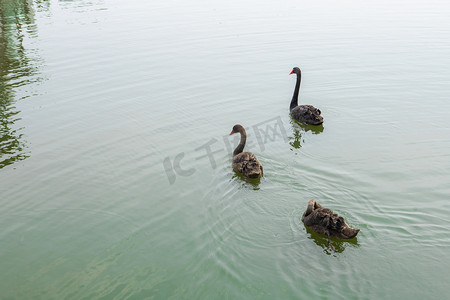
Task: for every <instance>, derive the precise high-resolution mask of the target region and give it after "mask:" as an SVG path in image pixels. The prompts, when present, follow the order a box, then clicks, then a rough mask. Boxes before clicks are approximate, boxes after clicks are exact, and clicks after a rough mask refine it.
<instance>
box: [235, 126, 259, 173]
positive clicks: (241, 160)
mask: <svg viewBox="0 0 450 300" xmlns="http://www.w3.org/2000/svg"><path fill="white" fill-rule="evenodd" d="M237 132H239V133H240V134H241V142H240V143H239V145H238V146H237V147H236V149H235V150H234V152H233V169H234V170H235V171H236V172H238V173H242V175H244V176H245V177H248V178H258V177H260V176H264V174H263V167H262V165H261V163H260V162H259V161H258V159H256V157H255V156H254V155H253V153H250V152H242V151H243V150H244V147H245V141H246V140H247V133H246V132H245V129H244V127H242V126H241V125H234V126H233V130H232V131H231V133H230V135H232V134H233V133H237Z"/></svg>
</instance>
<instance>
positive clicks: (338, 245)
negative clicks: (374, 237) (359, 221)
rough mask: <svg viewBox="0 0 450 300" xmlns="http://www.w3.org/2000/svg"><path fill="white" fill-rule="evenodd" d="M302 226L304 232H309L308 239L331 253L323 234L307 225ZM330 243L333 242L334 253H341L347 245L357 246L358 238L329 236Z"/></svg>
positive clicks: (327, 252)
mask: <svg viewBox="0 0 450 300" xmlns="http://www.w3.org/2000/svg"><path fill="white" fill-rule="evenodd" d="M303 226H305V229H306V232H307V233H308V234H309V237H308V238H309V239H311V240H313V241H314V243H315V244H316V245H317V246H320V247H321V248H322V249H323V252H324V253H326V254H328V255H331V254H333V253H334V252H333V250H331V248H330V247H329V245H328V238H327V236H325V235H322V234H318V233H317V232H314V231H312V230H311V229H309V228H308V226H306V225H305V224H303ZM330 240H331V243H332V244H333V246H334V248H335V252H336V253H342V252H344V250H345V249H346V248H347V247H349V246H356V247H359V244H358V238H357V237H354V238H352V239H349V240H342V239H337V238H334V237H330Z"/></svg>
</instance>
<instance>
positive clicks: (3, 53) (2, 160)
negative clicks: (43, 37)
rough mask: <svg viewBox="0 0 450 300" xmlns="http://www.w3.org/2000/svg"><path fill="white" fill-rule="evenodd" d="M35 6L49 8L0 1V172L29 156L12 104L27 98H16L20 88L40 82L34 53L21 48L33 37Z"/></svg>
mask: <svg viewBox="0 0 450 300" xmlns="http://www.w3.org/2000/svg"><path fill="white" fill-rule="evenodd" d="M35 4H36V5H38V7H39V8H40V9H43V8H44V9H45V7H46V8H47V9H48V5H49V4H48V1H36V2H33V1H29V0H28V1H27V0H16V1H0V169H1V168H3V167H5V166H7V165H11V164H13V163H15V162H17V161H20V160H23V159H25V158H27V157H28V156H29V154H27V150H26V143H25V141H24V139H23V134H22V133H21V130H22V128H19V127H18V126H17V124H16V123H17V122H18V121H19V120H20V119H21V118H20V111H18V110H17V108H16V107H15V105H14V104H15V103H16V101H17V100H20V99H24V98H27V97H29V96H31V95H26V94H22V93H21V94H20V95H19V94H18V93H17V91H18V89H19V88H20V87H24V86H26V85H29V84H32V83H35V82H38V81H40V80H41V78H40V76H39V71H38V69H39V68H38V66H39V58H37V57H35V56H36V54H35V53H36V51H35V49H29V48H26V47H25V46H24V41H25V43H27V39H29V38H35V37H36V36H37V28H36V24H35V20H34V7H33V6H34V5H35Z"/></svg>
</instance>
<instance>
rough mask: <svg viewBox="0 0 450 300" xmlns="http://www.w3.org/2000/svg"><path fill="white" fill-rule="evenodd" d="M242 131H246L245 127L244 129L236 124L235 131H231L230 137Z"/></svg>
mask: <svg viewBox="0 0 450 300" xmlns="http://www.w3.org/2000/svg"><path fill="white" fill-rule="evenodd" d="M242 130H244V127H242V125H239V124H236V125H234V126H233V130H231V133H230V135H232V134H234V133H237V132H241V131H242Z"/></svg>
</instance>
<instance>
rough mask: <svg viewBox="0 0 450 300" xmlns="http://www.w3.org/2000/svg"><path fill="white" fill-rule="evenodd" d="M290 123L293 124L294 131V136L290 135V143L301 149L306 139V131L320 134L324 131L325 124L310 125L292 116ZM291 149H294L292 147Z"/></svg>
mask: <svg viewBox="0 0 450 300" xmlns="http://www.w3.org/2000/svg"><path fill="white" fill-rule="evenodd" d="M290 123H291V125H292V131H293V135H294V136H289V137H288V138H289V144H290V145H291V146H292V147H294V148H295V149H300V148H301V147H302V143H304V142H305V141H304V140H303V139H302V134H304V133H306V132H312V134H320V133H322V132H323V130H324V128H323V124H320V125H308V124H304V123H300V122H298V121H296V120H294V119H293V118H292V117H291V119H290ZM291 150H294V149H292V148H291Z"/></svg>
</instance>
